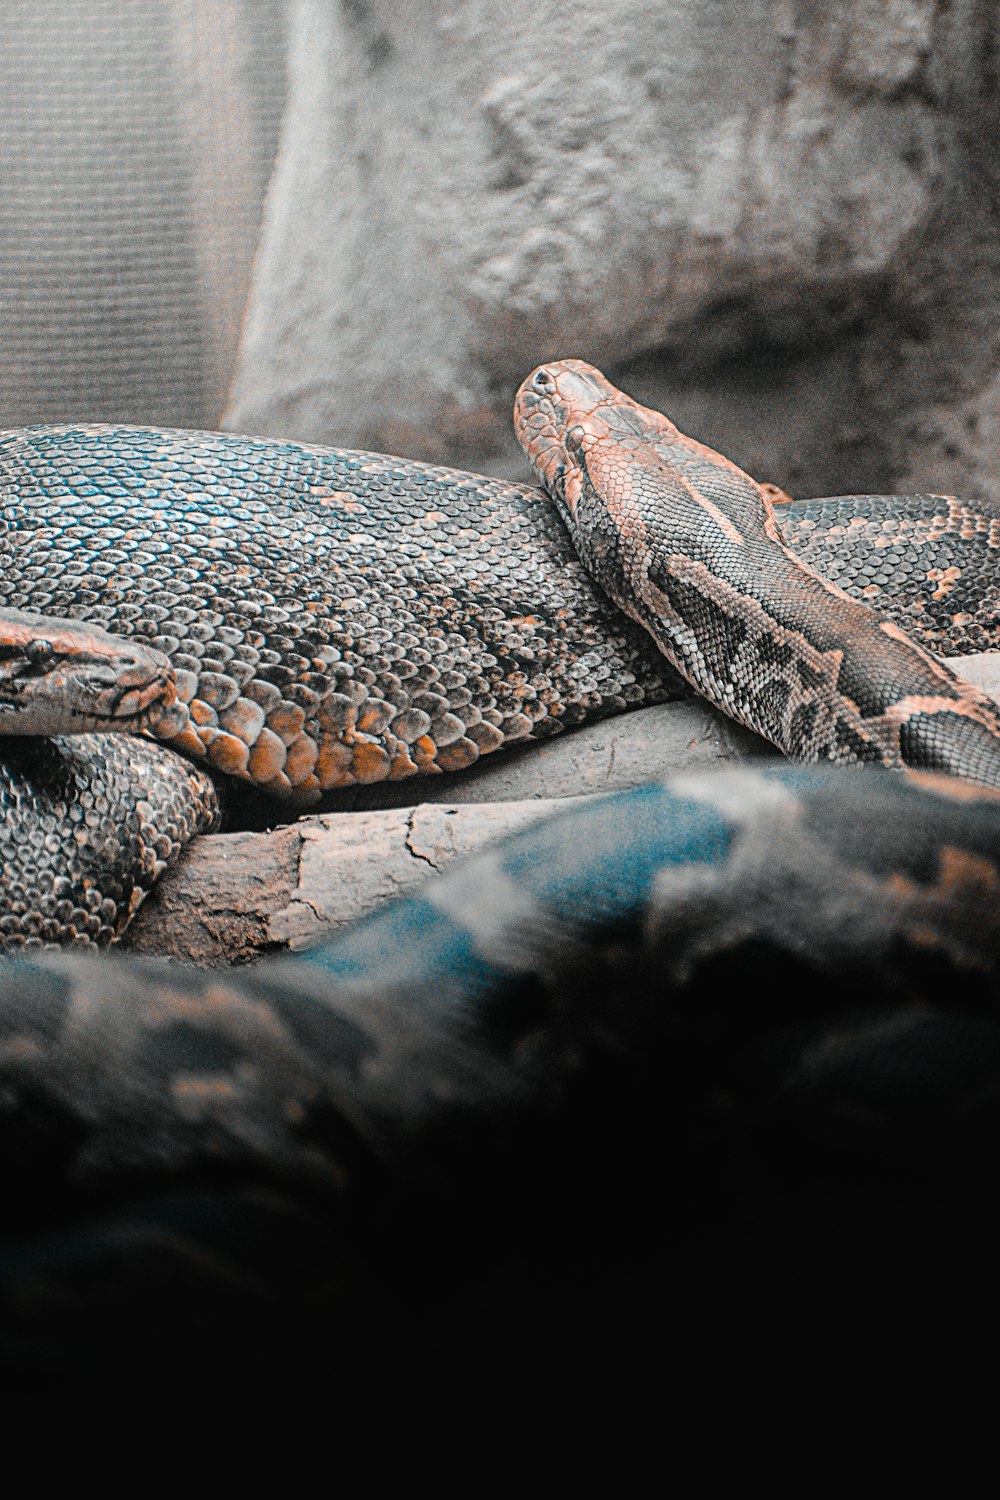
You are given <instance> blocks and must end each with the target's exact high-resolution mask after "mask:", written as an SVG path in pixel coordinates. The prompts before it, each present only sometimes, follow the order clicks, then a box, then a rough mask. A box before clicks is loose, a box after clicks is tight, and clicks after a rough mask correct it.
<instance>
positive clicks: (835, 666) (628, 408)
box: [515, 360, 1000, 787]
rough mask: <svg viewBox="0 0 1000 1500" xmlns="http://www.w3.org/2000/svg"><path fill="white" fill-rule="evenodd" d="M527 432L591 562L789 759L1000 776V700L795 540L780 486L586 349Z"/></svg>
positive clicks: (533, 382) (523, 423)
mask: <svg viewBox="0 0 1000 1500" xmlns="http://www.w3.org/2000/svg"><path fill="white" fill-rule="evenodd" d="M515 425H516V428H517V432H518V436H519V438H520V440H521V443H522V446H523V447H524V450H525V452H526V453H527V455H528V457H529V458H530V460H531V462H532V464H533V466H534V468H535V470H536V472H537V474H538V475H539V477H540V479H541V480H542V482H543V483H544V484H545V485H546V487H547V489H548V490H549V492H550V493H551V494H552V495H553V497H554V498H555V500H556V503H557V505H558V507H559V510H560V512H561V514H562V516H563V519H564V520H565V522H566V524H567V527H568V529H569V531H570V534H571V536H572V538H573V540H574V543H575V545H576V547H577V549H578V551H579V552H580V555H581V557H582V558H583V559H584V561H585V562H586V564H587V567H588V568H589V570H590V572H591V574H592V575H593V577H594V578H595V579H596V580H597V581H598V583H600V585H601V586H602V587H603V588H604V589H605V590H606V591H607V593H608V595H609V596H610V597H611V598H612V599H613V600H614V601H615V603H616V604H618V605H619V606H620V607H621V608H622V609H623V610H625V611H626V613H627V614H629V615H630V616H631V617H632V618H633V619H635V620H637V621H638V622H639V623H640V624H642V625H643V626H644V627H645V628H646V630H648V631H649V633H650V635H651V636H652V638H653V639H654V640H655V641H656V643H657V645H658V646H659V648H660V650H661V651H663V653H664V654H665V656H666V657H667V658H668V660H670V661H671V662H672V663H673V665H674V666H676V667H677V669H678V670H679V671H680V672H681V674H682V675H683V677H684V678H685V679H686V680H687V681H688V682H690V683H691V684H692V685H693V686H694V687H695V688H696V689H697V690H698V691H699V692H700V693H703V694H704V695H705V696H706V697H707V698H709V699H710V700H711V701H712V702H713V703H715V704H717V705H718V707H720V708H721V709H723V710H724V712H726V713H727V714H729V715H731V717H733V718H735V719H737V720H738V721H739V722H740V723H742V724H745V725H747V726H748V727H749V728H751V729H754V730H756V731H757V732H758V733H759V734H762V735H763V736H764V737H765V738H766V739H768V740H770V741H771V742H772V743H773V744H775V745H777V746H778V748H779V749H780V750H782V751H783V752H784V753H785V754H786V755H787V756H788V757H789V758H790V759H792V760H796V761H802V762H810V761H819V760H829V761H833V762H835V763H840V764H850V763H857V762H869V763H875V764H880V765H885V766H891V767H894V768H897V769H905V768H908V767H909V768H915V769H922V770H940V771H945V772H947V773H948V774H950V775H954V776H961V777H965V778H966V779H968V780H970V781H974V782H976V783H978V784H980V785H983V786H991V787H1000V710H998V709H997V706H996V705H995V703H994V702H993V700H992V699H991V698H989V696H988V695H987V694H985V693H984V692H982V691H981V690H980V689H979V688H976V687H974V686H973V685H972V684H970V683H967V682H964V681H963V680H962V679H961V678H959V677H957V676H956V675H955V673H953V672H952V671H950V670H949V669H948V668H947V667H945V666H943V665H942V664H941V663H940V662H939V661H937V660H936V659H935V658H934V657H933V656H932V655H931V654H930V653H929V652H928V651H927V650H926V649H925V648H924V647H923V646H921V645H919V644H918V643H917V642H916V641H914V640H913V639H912V638H911V637H910V636H909V635H907V634H906V633H905V632H904V631H903V630H902V629H901V628H900V627H899V625H897V624H896V623H895V622H894V621H891V620H889V619H887V618H885V617H884V616H880V615H879V614H877V613H875V611H874V610H872V609H870V608H869V607H867V606H866V605H864V604H862V603H859V602H858V601H857V600H855V599H852V598H851V597H849V595H848V594H847V593H846V592H844V591H843V590H842V589H841V588H840V587H838V586H837V585H836V584H835V583H832V582H830V581H829V580H828V579H826V578H824V577H822V576H821V575H820V574H819V573H818V572H817V571H816V570H815V569H814V568H813V567H812V566H810V565H809V564H808V563H807V562H805V561H804V560H803V559H802V558H800V557H799V556H797V555H796V554H795V553H794V552H792V551H791V549H790V547H789V546H788V544H787V542H786V540H785V537H784V535H783V534H782V530H781V526H780V523H779V519H778V517H777V516H776V513H775V509H774V506H773V504H772V503H771V500H770V498H769V496H768V494H767V492H766V491H765V489H764V488H763V487H762V486H761V485H760V484H758V483H757V482H756V481H755V480H754V479H751V477H750V476H749V475H748V474H745V473H744V472H743V471H742V470H741V469H739V468H738V467H737V466H736V465H735V464H734V463H732V462H730V460H729V459H726V458H724V457H722V455H721V454H718V453H715V452H713V450H712V449H710V448H707V447H705V446H704V445H703V444H701V443H698V442H696V441H694V440H693V439H691V438H689V437H686V436H685V435H684V434H683V433H681V432H679V431H678V429H677V428H676V427H675V426H674V424H673V423H672V422H671V421H670V420H669V419H668V418H667V417H665V416H663V415H662V414H661V413H659V412H656V411H652V410H650V409H649V408H647V407H643V406H640V405H639V404H638V402H636V401H633V400H632V399H631V397H629V396H626V395H624V394H623V393H622V392H621V391H619V390H617V389H616V388H615V387H614V386H613V385H612V384H611V383H610V381H608V380H607V379H606V378H605V377H604V376H603V375H602V374H601V373H600V371H598V370H595V369H594V368H593V366H591V365H587V364H585V363H583V362H582V361H580V360H561V361H555V362H553V363H551V364H547V365H542V366H540V367H539V368H538V369H537V370H535V371H534V372H533V373H532V374H531V375H530V376H529V377H528V378H527V380H525V381H524V383H523V384H522V386H521V387H520V389H519V391H518V394H517V400H516V403H515Z"/></svg>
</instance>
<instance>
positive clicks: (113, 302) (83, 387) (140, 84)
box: [0, 0, 286, 427]
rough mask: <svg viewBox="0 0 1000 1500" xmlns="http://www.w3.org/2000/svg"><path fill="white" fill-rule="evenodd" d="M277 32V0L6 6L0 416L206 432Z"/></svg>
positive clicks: (267, 126) (267, 154)
mask: <svg viewBox="0 0 1000 1500" xmlns="http://www.w3.org/2000/svg"><path fill="white" fill-rule="evenodd" d="M285 41H286V38H285V0H213V3H212V4H211V5H210V6H204V5H201V4H199V0H166V3H164V0H6V3H5V4H4V6H3V12H2V46H0V425H2V426H14V425H17V424H19V423H22V422H43V421H60V420H63V419H73V420H75V419H78V418H79V419H98V418H101V419H106V420H108V419H119V420H125V421H135V422H142V421H150V422H160V423H165V424H174V425H177V426H203V427H205V426H214V425H217V423H218V421H219V417H220V414H221V410H222V406H223V404H224V400H225V396H226V392H227V390H228V387H229V382H230V380H231V377H232V370H233V364H234V361H235V356H236V346H237V341H238V337H239V327H240V320H241V318H242V315H243V309H244V305H245V301H246V294H247V289H248V286H249V280H250V268H251V263H252V258H253V254H254V251H255V249H256V244H257V238H258V233H259V227H260V218H261V206H262V202H263V196H264V191H265V188H266V184H267V182H268V180H269V178H270V173H271V167H272V163H273V158H274V153H275V150H276V147H277V135H278V126H279V121H280V116H281V109H282V105H283V101H284V62H285Z"/></svg>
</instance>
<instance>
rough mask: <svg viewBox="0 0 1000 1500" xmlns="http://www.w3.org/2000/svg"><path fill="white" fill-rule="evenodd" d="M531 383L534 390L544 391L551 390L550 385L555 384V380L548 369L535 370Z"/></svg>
mask: <svg viewBox="0 0 1000 1500" xmlns="http://www.w3.org/2000/svg"><path fill="white" fill-rule="evenodd" d="M531 383H532V385H533V386H534V387H535V390H536V391H543V392H545V393H548V392H549V391H551V389H552V387H553V386H554V385H555V381H554V380H553V379H552V376H551V375H550V374H549V372H548V370H536V371H535V373H534V376H533V377H532V381H531Z"/></svg>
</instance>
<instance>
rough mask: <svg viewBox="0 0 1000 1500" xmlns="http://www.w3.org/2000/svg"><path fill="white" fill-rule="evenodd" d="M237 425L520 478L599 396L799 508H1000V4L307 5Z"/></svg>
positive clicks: (296, 32) (483, 0)
mask: <svg viewBox="0 0 1000 1500" xmlns="http://www.w3.org/2000/svg"><path fill="white" fill-rule="evenodd" d="M292 13H293V26H292V44H291V62H290V98H289V106H288V111H287V115H286V120H285V132H284V137H283V148H282V152H281V156H280V159H279V163H278V167H277V171H276V176H275V179H274V182H273V186H272V193H271V196H270V203H269V212H268V216H267V220H266V226H265V233H264V238H263V243H262V247H261V253H260V257H259V260H258V266H257V275H256V282H255V286H254V291H253V296H252V303H251V308H250V313H249V318H248V322H247V325H246V331H245V339H244V345H243V359H242V365H241V368H240V371H239V375H238V378H237V381H236V385H235V389H234V393H233V399H232V402H231V405H230V408H229V412H228V416H227V423H228V425H230V426H232V427H235V428H241V429H244V430H253V431H261V432H268V433H279V432H282V433H287V434H290V435H294V436H295V437H298V438H306V439H314V440H321V441H335V442H338V443H342V444H346V445H358V446H375V447H381V448H388V449H390V450H391V449H395V450H398V451H401V452H405V453H407V454H413V455H422V456H426V457H429V458H436V459H442V458H443V459H448V460H452V461H459V462H462V463H466V464H470V465H475V464H479V465H481V466H483V467H488V468H490V469H492V470H495V471H497V472H510V471H512V470H513V469H514V468H516V467H517V465H518V462H519V460H518V458H517V457H516V455H515V453H514V450H513V448H512V446H511V440H510V437H509V405H510V398H511V395H512V391H513V389H514V386H515V385H516V383H517V381H518V380H519V379H520V378H521V377H522V376H523V374H524V373H525V372H526V371H527V370H528V369H530V368H531V367H532V366H533V365H535V364H536V363H538V362H539V360H541V359H544V358H546V357H547V356H563V355H577V356H580V357H582V358H585V359H588V360H591V361H593V362H595V363H597V364H598V365H600V366H602V367H603V368H605V369H606V370H607V371H608V372H609V373H610V374H612V376H613V377H616V378H618V379H619V380H620V381H621V382H622V383H624V384H626V385H627V386H628V387H629V389H631V390H632V391H633V392H634V394H635V395H636V396H638V397H639V398H640V399H642V400H644V401H651V402H653V403H654V404H659V405H665V406H666V407H667V408H668V409H669V410H670V412H671V415H672V416H673V417H674V418H675V420H677V421H678V422H679V424H680V425H681V426H682V427H687V428H688V429H690V430H692V431H694V432H695V433H696V434H697V435H699V436H700V437H702V438H704V439H705V440H706V441H709V442H712V443H713V444H715V445H716V446H719V447H721V448H722V449H723V451H726V452H728V453H730V454H732V456H733V457H734V458H736V459H737V460H739V461H740V462H742V463H743V464H744V465H745V466H746V467H748V468H749V469H750V470H751V471H752V472H754V473H756V474H757V475H759V477H761V478H765V479H772V480H776V481H778V482H780V483H782V484H783V485H784V486H785V487H786V488H787V489H789V490H790V491H791V492H792V493H799V494H806V493H812V494H818V493H833V492H837V491H838V490H865V489H867V490H872V491H881V490H891V489H894V488H903V489H906V488H911V489H912V488H920V487H924V488H932V489H940V488H942V487H944V488H958V489H963V488H964V489H968V490H971V491H974V492H976V491H978V492H983V491H990V490H993V491H995V489H996V485H997V483H998V481H997V480H996V478H995V474H996V469H997V457H998V444H1000V439H998V432H997V420H996V416H995V411H996V399H997V388H996V380H997V369H998V363H1000V354H998V344H1000V325H998V324H997V321H996V318H995V315H994V311H993V309H994V307H995V304H996V299H997V293H998V291H1000V260H998V250H997V245H998V236H997V202H996V189H997V185H998V183H997V174H998V169H997V164H996V159H995V153H994V152H993V148H992V142H993V141H994V140H995V137H996V127H997V123H998V119H997V114H998V103H997V100H998V92H997V88H996V83H997V60H996V59H997V48H998V39H1000V32H998V27H1000V16H998V13H997V10H996V7H994V6H993V5H992V4H990V3H989V0H950V3H943V0H839V3H835V4H831V5H818V4H814V3H805V0H718V3H714V4H711V5H706V4H704V3H703V0H667V3H660V4H651V3H649V0H620V3H619V4H618V5H617V6H616V7H615V11H614V23H613V25H612V24H609V13H608V10H607V7H606V6H605V5H603V4H601V3H600V0H580V3H578V4H576V5H574V6H573V8H572V16H571V19H570V18H568V15H567V12H566V9H565V8H564V7H559V6H538V5H535V4H533V3H531V0H512V3H510V4H508V5H505V6H503V7H499V6H496V5H494V4H491V3H489V0H463V3H461V4H459V3H457V0H406V3H405V4H404V3H401V0H342V3H341V4H339V5H336V6H335V5H328V4H326V3H325V0H294V4H293V7H292Z"/></svg>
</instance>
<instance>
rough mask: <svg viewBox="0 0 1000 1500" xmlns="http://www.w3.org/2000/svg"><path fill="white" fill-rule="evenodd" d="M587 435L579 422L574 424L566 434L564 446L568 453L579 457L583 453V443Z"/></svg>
mask: <svg viewBox="0 0 1000 1500" xmlns="http://www.w3.org/2000/svg"><path fill="white" fill-rule="evenodd" d="M586 436H587V434H586V432H585V431H584V429H583V428H582V427H581V426H580V424H579V422H574V424H573V426H572V427H570V428H569V430H568V431H567V433H566V438H565V444H566V451H567V452H568V453H575V454H577V455H580V454H582V453H583V443H584V439H585V438H586Z"/></svg>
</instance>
